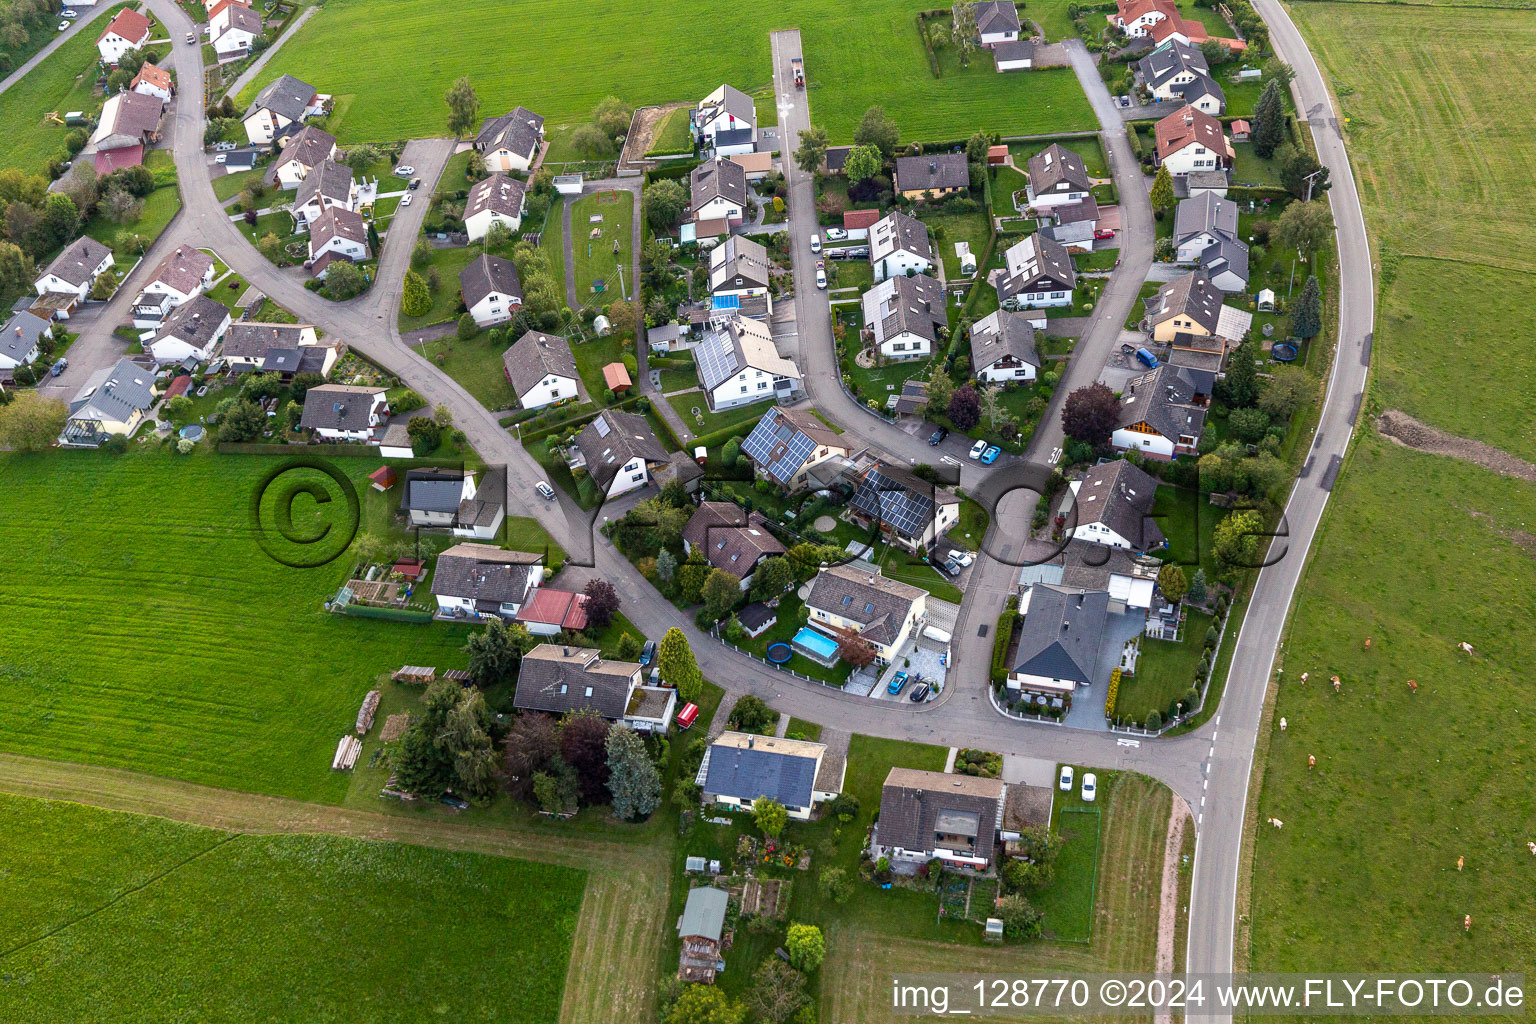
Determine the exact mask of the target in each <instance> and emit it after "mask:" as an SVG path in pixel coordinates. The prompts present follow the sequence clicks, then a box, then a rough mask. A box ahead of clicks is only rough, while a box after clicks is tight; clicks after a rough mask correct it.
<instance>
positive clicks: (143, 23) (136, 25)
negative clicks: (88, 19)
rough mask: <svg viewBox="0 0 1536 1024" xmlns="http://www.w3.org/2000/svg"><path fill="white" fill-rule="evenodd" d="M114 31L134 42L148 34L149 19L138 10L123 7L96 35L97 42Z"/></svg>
mask: <svg viewBox="0 0 1536 1024" xmlns="http://www.w3.org/2000/svg"><path fill="white" fill-rule="evenodd" d="M110 32H115V33H117V34H118V35H120V36H122V37H123V38H124V39H126V40H128V41H129V42H131V43H136V42H138V41H139V40H141V39H143V38H144V37H145V36H147V35H148V34H149V19H148V18H146V17H144V15H142V14H140V13H139V12H138V11H133V10H129V9H127V8H124V9H123V10H121V11H118V12H117V17H115V18H113V19H112V22H111V24H109V25H108V26H107V27H106V30H105V31H103V32H102V33H101V35H100V36H98V37H97V39H96V41H97V42H98V43H99V42H101V41H102V40H103V39H105V38H107V34H108V33H110Z"/></svg>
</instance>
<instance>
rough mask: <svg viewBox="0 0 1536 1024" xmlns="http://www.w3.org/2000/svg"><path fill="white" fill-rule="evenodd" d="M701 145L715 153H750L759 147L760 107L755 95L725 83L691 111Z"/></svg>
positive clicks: (692, 123)
mask: <svg viewBox="0 0 1536 1024" xmlns="http://www.w3.org/2000/svg"><path fill="white" fill-rule="evenodd" d="M688 122H689V125H690V127H691V128H692V130H693V135H694V138H695V140H697V141H698V142H699V144H700V145H699V148H701V149H703V150H706V151H707V152H709V153H711V154H712V155H714V156H733V155H736V154H740V153H750V152H752V151H753V150H754V149H756V148H757V110H756V107H755V106H754V105H753V102H752V97H751V96H748V95H747V94H746V93H744V92H742V91H741V90H740V89H737V88H736V87H735V86H731V85H722V86H720V88H718V89H716V90H715V91H714V92H712V93H710V94H709V95H708V96H706V97H704V99H702V100H700V101H699V105H698V106H697V107H695V108H694V109H692V110H690V111H689V112H688Z"/></svg>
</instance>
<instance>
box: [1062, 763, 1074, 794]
mask: <svg viewBox="0 0 1536 1024" xmlns="http://www.w3.org/2000/svg"><path fill="white" fill-rule="evenodd" d="M1059 785H1060V786H1061V791H1062V792H1063V793H1070V792H1072V766H1071V765H1069V764H1064V765H1062V766H1061V782H1060V783H1059Z"/></svg>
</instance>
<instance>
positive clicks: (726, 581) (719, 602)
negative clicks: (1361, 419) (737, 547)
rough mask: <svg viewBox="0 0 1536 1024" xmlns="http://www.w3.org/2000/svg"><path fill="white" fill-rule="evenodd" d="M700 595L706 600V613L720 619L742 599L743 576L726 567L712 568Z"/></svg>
mask: <svg viewBox="0 0 1536 1024" xmlns="http://www.w3.org/2000/svg"><path fill="white" fill-rule="evenodd" d="M699 596H700V597H701V598H703V600H704V613H705V614H706V615H708V616H709V618H710V619H711V620H718V619H720V618H721V617H723V616H724V615H725V613H726V612H728V611H730V610H731V608H732V607H733V606H734V605H735V604H736V602H737V601H738V600H740V599H741V577H740V576H737V575H736V574H735V573H730V572H726V571H725V570H724V569H711V570H710V572H709V575H708V576H706V577H705V578H704V586H703V587H702V588H700V590H699Z"/></svg>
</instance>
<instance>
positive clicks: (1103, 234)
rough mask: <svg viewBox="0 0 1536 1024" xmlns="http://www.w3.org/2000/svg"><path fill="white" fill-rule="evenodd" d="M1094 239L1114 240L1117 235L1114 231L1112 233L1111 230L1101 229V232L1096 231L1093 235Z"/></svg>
mask: <svg viewBox="0 0 1536 1024" xmlns="http://www.w3.org/2000/svg"><path fill="white" fill-rule="evenodd" d="M1093 237H1094V238H1096V239H1103V238H1114V237H1115V233H1114V232H1113V231H1111V230H1110V229H1109V228H1099V230H1097V231H1095V232H1094V233H1093Z"/></svg>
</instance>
